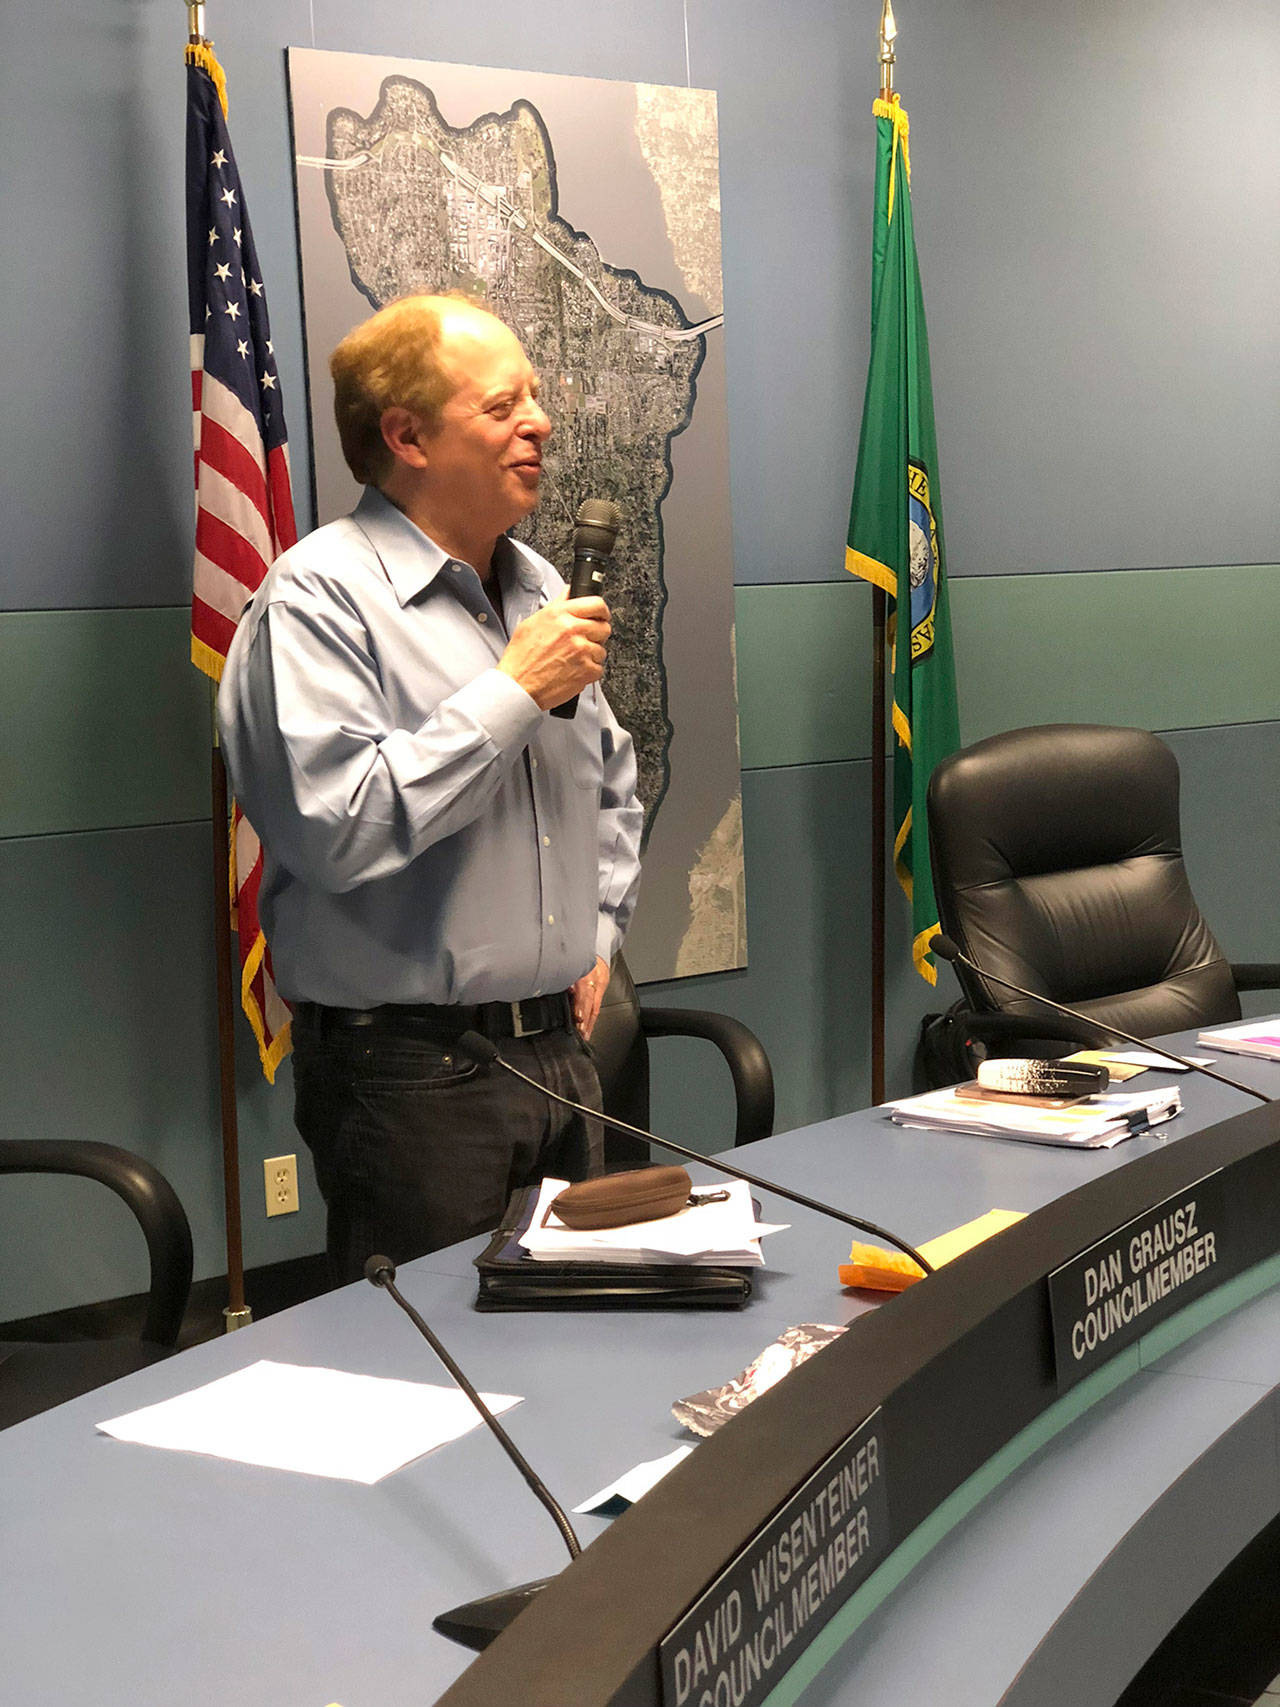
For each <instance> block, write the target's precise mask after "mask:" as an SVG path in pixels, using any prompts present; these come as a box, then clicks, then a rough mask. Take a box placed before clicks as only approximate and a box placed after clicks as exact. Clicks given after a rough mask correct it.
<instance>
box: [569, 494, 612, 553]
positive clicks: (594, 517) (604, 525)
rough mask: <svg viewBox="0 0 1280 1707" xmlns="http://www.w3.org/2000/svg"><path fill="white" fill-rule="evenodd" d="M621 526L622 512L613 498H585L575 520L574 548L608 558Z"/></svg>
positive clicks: (579, 506)
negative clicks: (596, 552)
mask: <svg viewBox="0 0 1280 1707" xmlns="http://www.w3.org/2000/svg"><path fill="white" fill-rule="evenodd" d="M621 526H622V511H621V510H620V509H619V508H618V506H617V505H616V504H615V503H614V501H613V499H612V498H584V499H583V500H582V502H581V503H580V504H579V505H578V513H577V515H576V516H575V517H574V518H573V548H574V550H575V551H598V552H599V553H600V554H601V556H603V557H607V556H608V555H609V553H610V552H611V551H612V550H613V542H614V540H615V539H617V537H618V529H619V528H620V527H621Z"/></svg>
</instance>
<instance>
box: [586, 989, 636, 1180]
mask: <svg viewBox="0 0 1280 1707" xmlns="http://www.w3.org/2000/svg"><path fill="white" fill-rule="evenodd" d="M591 1050H592V1053H593V1054H594V1056H595V1060H596V1071H597V1072H598V1073H599V1075H600V1090H601V1094H602V1096H603V1099H604V1111H605V1113H606V1114H611V1115H612V1116H613V1117H614V1119H615V1120H625V1121H626V1122H627V1123H628V1125H631V1126H644V1127H647V1126H648V1124H649V1045H648V1042H647V1041H646V1039H645V1034H644V1032H643V1030H642V1029H641V1024H640V998H639V996H638V995H637V994H636V987H635V984H634V983H633V982H632V978H631V973H630V971H629V970H628V968H627V963H626V961H625V960H624V959H623V958H622V956H621V955H619V956H618V957H617V959H616V960H615V961H614V963H613V976H612V977H611V978H610V980H609V988H608V989H607V990H606V991H605V994H604V1000H603V1001H602V1002H601V1004H600V1016H599V1018H598V1019H597V1020H596V1028H595V1030H594V1031H593V1032H592V1034H591ZM605 1156H606V1159H607V1165H608V1166H609V1167H610V1168H624V1167H627V1168H630V1167H644V1166H646V1165H647V1163H648V1161H649V1155H648V1146H647V1145H646V1144H644V1143H643V1142H642V1141H641V1140H640V1139H638V1138H635V1139H632V1138H628V1137H627V1136H626V1134H625V1133H620V1132H606V1133H605Z"/></svg>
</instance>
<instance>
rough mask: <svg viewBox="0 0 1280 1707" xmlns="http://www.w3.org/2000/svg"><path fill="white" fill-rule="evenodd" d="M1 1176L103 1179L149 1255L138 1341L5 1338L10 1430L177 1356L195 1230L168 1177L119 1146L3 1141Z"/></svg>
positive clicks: (3, 1397)
mask: <svg viewBox="0 0 1280 1707" xmlns="http://www.w3.org/2000/svg"><path fill="white" fill-rule="evenodd" d="M0 1174H77V1175H80V1176H81V1177H83V1178H86V1179H94V1180H98V1181H99V1182H100V1183H101V1184H102V1185H105V1186H107V1187H109V1188H110V1190H112V1191H114V1192H115V1193H116V1195H117V1196H119V1197H121V1198H123V1199H124V1201H125V1202H126V1203H127V1204H128V1205H129V1208H130V1209H131V1210H132V1211H133V1213H134V1215H135V1217H136V1218H137V1220H138V1223H139V1225H140V1227H141V1228H142V1232H143V1235H144V1237H145V1238H146V1241H147V1251H148V1254H149V1255H150V1258H151V1286H150V1291H149V1293H148V1296H147V1312H146V1317H145V1320H144V1322H143V1326H142V1333H141V1336H140V1337H139V1338H138V1339H105V1340H72V1341H63V1342H43V1341H42V1342H40V1343H34V1342H30V1341H23V1342H12V1341H10V1342H2V1341H0V1428H7V1427H8V1426H9V1425H10V1424H11V1423H15V1422H21V1421H23V1419H24V1418H26V1417H31V1416H35V1415H36V1414H37V1413H38V1412H40V1411H44V1410H48V1409H49V1407H50V1406H52V1405H58V1404H61V1403H62V1402H63V1400H64V1399H74V1398H76V1397H77V1396H78V1395H79V1394H81V1393H88V1392H90V1391H92V1389H93V1388H95V1387H100V1386H102V1385H104V1383H106V1382H108V1381H114V1380H116V1379H117V1378H118V1377H119V1376H121V1375H130V1374H132V1373H133V1371H134V1370H135V1369H143V1368H145V1367H146V1365H147V1364H149V1363H155V1362H157V1361H158V1360H159V1359H160V1358H162V1357H168V1356H169V1355H170V1354H171V1352H172V1351H173V1349H174V1347H175V1346H176V1345H177V1342H178V1330H179V1329H180V1328H181V1326H182V1318H183V1315H184V1313H185V1311H186V1307H187V1298H188V1295H189V1293H190V1291H191V1228H190V1225H189V1223H188V1221H187V1216H186V1211H185V1210H184V1209H183V1207H182V1204H181V1203H180V1202H179V1201H178V1197H177V1194H176V1192H175V1191H174V1189H173V1187H172V1186H171V1185H170V1184H169V1182H168V1180H167V1179H165V1177H164V1175H163V1174H161V1173H160V1172H159V1171H158V1170H157V1169H156V1168H154V1167H152V1165H151V1163H150V1162H147V1161H144V1160H143V1158H142V1157H141V1156H135V1155H132V1154H131V1153H130V1152H129V1151H128V1150H121V1149H118V1148H117V1147H116V1146H115V1145H114V1144H98V1143H94V1142H91V1141H88V1140H79V1139H40V1138H32V1139H26V1138H13V1139H4V1140H0ZM51 1242H52V1241H51Z"/></svg>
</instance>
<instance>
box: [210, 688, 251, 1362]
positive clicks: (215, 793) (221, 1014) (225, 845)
mask: <svg viewBox="0 0 1280 1707" xmlns="http://www.w3.org/2000/svg"><path fill="white" fill-rule="evenodd" d="M216 699H217V689H216V688H215V687H214V685H213V683H212V682H211V683H210V684H209V713H210V721H211V723H212V726H213V744H212V747H211V749H210V754H209V764H210V782H211V793H210V810H211V817H212V820H213V949H214V962H215V965H216V969H217V985H218V998H217V999H218V1101H219V1105H220V1107H221V1111H222V1199H223V1204H224V1206H225V1217H226V1225H227V1302H226V1307H225V1308H224V1310H223V1312H222V1319H223V1323H224V1325H225V1331H226V1332H227V1333H233V1332H234V1331H235V1330H236V1329H237V1328H244V1327H247V1326H248V1325H249V1323H250V1322H251V1321H252V1320H253V1311H252V1310H251V1309H250V1308H249V1306H248V1305H247V1304H246V1303H245V1297H244V1244H243V1237H242V1230H241V1222H240V1127H239V1121H238V1117H237V1111H236V1008H235V983H234V980H233V978H232V975H231V840H230V838H231V816H230V808H229V805H228V799H227V767H226V765H225V764H224V763H223V759H222V743H221V741H219V739H218V717H217V707H216V703H215V702H216Z"/></svg>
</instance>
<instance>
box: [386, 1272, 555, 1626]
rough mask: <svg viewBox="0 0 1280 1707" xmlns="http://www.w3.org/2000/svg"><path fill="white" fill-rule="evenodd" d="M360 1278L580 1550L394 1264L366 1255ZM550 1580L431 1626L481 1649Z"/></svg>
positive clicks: (442, 1617)
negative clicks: (449, 1379) (414, 1337)
mask: <svg viewBox="0 0 1280 1707" xmlns="http://www.w3.org/2000/svg"><path fill="white" fill-rule="evenodd" d="M364 1277H365V1279H366V1280H368V1281H370V1282H371V1283H372V1284H373V1285H374V1286H380V1287H381V1288H382V1289H383V1291H384V1292H389V1293H390V1294H391V1296H392V1297H393V1298H394V1299H395V1301H396V1303H397V1304H398V1305H399V1306H400V1308H401V1309H402V1310H403V1311H404V1313H405V1315H406V1316H408V1318H409V1320H410V1321H411V1322H412V1323H413V1325H414V1327H415V1328H417V1330H418V1332H419V1333H420V1334H421V1335H422V1337H423V1338H424V1339H425V1340H426V1342H427V1344H428V1345H429V1346H430V1347H431V1349H432V1351H434V1352H435V1354H436V1356H437V1357H438V1358H439V1359H440V1361H441V1363H443V1364H444V1366H445V1368H446V1369H447V1370H448V1371H449V1373H450V1375H452V1376H453V1378H454V1380H455V1381H456V1382H457V1383H458V1385H459V1387H461V1389H462V1391H463V1392H464V1393H465V1394H466V1395H467V1397H468V1399H470V1400H471V1403H472V1404H473V1405H474V1406H475V1408H476V1410H477V1411H479V1413H480V1416H481V1419H482V1420H483V1422H484V1423H485V1425H486V1426H487V1427H488V1429H489V1431H490V1432H491V1433H492V1434H493V1435H495V1436H496V1437H497V1441H498V1444H499V1446H501V1448H502V1450H503V1451H504V1452H505V1453H506V1455H507V1457H508V1458H509V1459H510V1460H511V1462H512V1463H513V1464H514V1465H515V1467H516V1469H517V1470H519V1472H520V1474H521V1475H522V1476H523V1477H524V1479H525V1482H526V1483H527V1484H528V1487H529V1488H530V1490H531V1491H532V1493H533V1494H534V1495H536V1497H537V1498H538V1499H539V1500H540V1501H541V1502H542V1504H543V1505H544V1506H545V1507H546V1508H547V1510H548V1511H549V1512H550V1513H551V1516H552V1518H553V1519H554V1521H555V1525H556V1527H557V1529H559V1531H560V1534H561V1536H562V1537H563V1539H564V1543H565V1546H566V1547H567V1548H568V1549H569V1557H570V1558H571V1559H576V1558H577V1557H578V1554H579V1553H580V1552H581V1551H582V1547H581V1545H580V1543H579V1541H578V1537H577V1536H576V1535H575V1534H574V1532H573V1525H572V1524H571V1523H570V1522H569V1519H568V1518H567V1517H566V1516H565V1514H564V1511H563V1509H562V1507H561V1506H560V1505H559V1504H558V1503H557V1501H556V1499H555V1498H554V1496H553V1495H552V1493H551V1491H550V1489H549V1488H548V1487H547V1485H546V1483H545V1482H544V1481H543V1480H542V1478H541V1477H540V1476H539V1475H538V1473H537V1471H536V1470H534V1469H533V1467H532V1465H531V1464H530V1463H529V1462H528V1460H527V1459H526V1458H525V1457H524V1454H523V1453H522V1452H521V1451H520V1448H519V1447H518V1446H517V1445H516V1443H515V1441H513V1440H512V1438H511V1436H510V1435H509V1434H508V1433H507V1431H506V1429H504V1428H503V1426H502V1424H501V1423H500V1422H499V1421H498V1419H497V1417H495V1416H494V1414H493V1412H492V1411H491V1410H490V1409H489V1407H488V1405H486V1404H485V1402H484V1400H483V1399H482V1398H481V1397H480V1395H479V1393H477V1392H476V1390H475V1388H474V1387H473V1386H472V1385H471V1382H470V1381H468V1379H467V1377H466V1376H465V1375H464V1374H463V1373H462V1370H461V1369H460V1368H459V1367H458V1365H457V1364H456V1363H455V1362H454V1360H453V1358H452V1357H450V1355H449V1353H448V1352H447V1351H446V1350H445V1348H444V1346H443V1345H442V1344H441V1343H440V1341H439V1339H437V1337H436V1335H435V1334H434V1333H433V1332H432V1330H431V1329H430V1328H429V1327H428V1326H427V1324H426V1322H425V1321H423V1319H422V1317H421V1316H420V1315H419V1314H418V1312H417V1311H416V1310H415V1309H414V1307H413V1305H412V1304H410V1303H409V1301H408V1299H407V1298H405V1297H404V1295H403V1294H402V1293H401V1292H400V1291H399V1289H398V1288H397V1286H396V1270H395V1264H394V1263H393V1262H392V1261H391V1259H390V1257H384V1256H372V1257H370V1258H369V1260H368V1261H367V1262H366V1263H365V1265H364ZM549 1581H550V1578H548V1577H541V1578H539V1579H538V1581H536V1582H529V1583H522V1584H521V1585H520V1586H519V1587H518V1588H510V1589H503V1590H502V1591H501V1592H500V1593H498V1594H491V1595H487V1596H486V1597H485V1598H484V1599H483V1600H474V1601H471V1602H469V1603H468V1604H467V1605H466V1606H459V1607H455V1608H454V1609H453V1611H452V1612H441V1613H440V1614H439V1615H438V1616H437V1617H436V1618H434V1619H433V1620H432V1628H433V1629H436V1630H438V1631H439V1632H440V1634H441V1635H442V1636H449V1637H452V1639H453V1640H454V1641H455V1642H461V1643H462V1644H463V1645H464V1646H466V1647H468V1648H476V1649H480V1648H486V1647H488V1645H489V1643H490V1642H492V1641H493V1639H494V1637H495V1636H498V1635H500V1634H501V1633H502V1631H503V1630H505V1629H506V1627H507V1625H508V1624H509V1623H510V1622H511V1620H512V1619H513V1618H514V1617H515V1616H516V1614H517V1613H519V1612H522V1611H523V1610H524V1608H525V1607H526V1606H527V1605H528V1604H529V1602H530V1601H531V1600H532V1599H533V1597H534V1595H536V1594H537V1593H538V1592H539V1590H540V1589H542V1588H544V1587H545V1586H546V1584H547V1583H548V1582H549Z"/></svg>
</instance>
